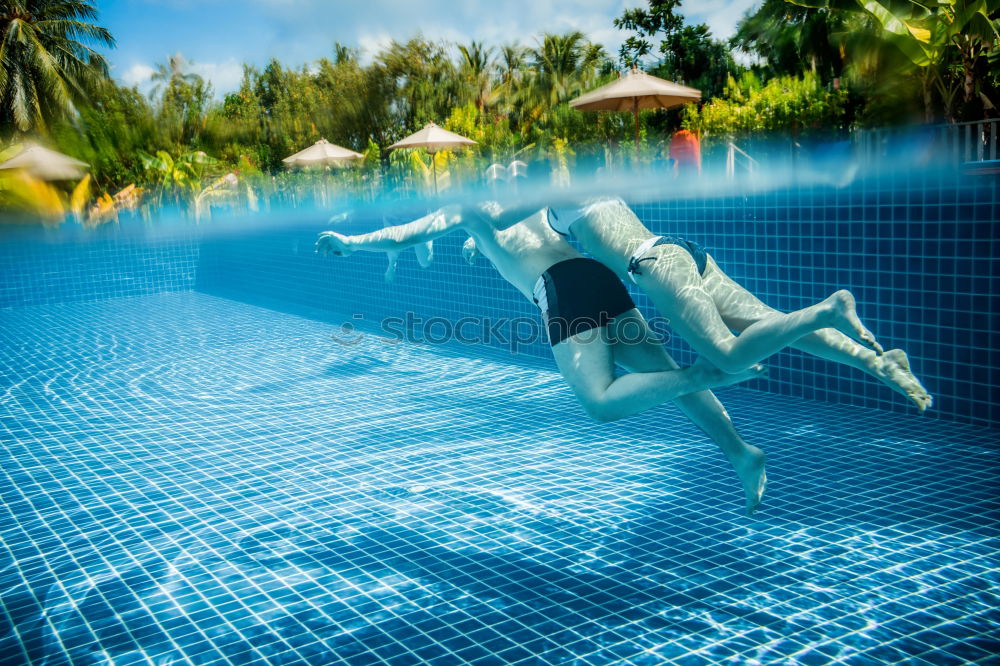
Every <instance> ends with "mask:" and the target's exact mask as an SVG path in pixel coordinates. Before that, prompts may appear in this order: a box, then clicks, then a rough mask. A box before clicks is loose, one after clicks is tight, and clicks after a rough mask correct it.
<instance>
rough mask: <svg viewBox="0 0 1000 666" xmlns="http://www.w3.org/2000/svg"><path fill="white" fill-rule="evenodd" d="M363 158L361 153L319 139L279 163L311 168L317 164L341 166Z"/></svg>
mask: <svg viewBox="0 0 1000 666" xmlns="http://www.w3.org/2000/svg"><path fill="white" fill-rule="evenodd" d="M363 157H364V155H362V154H361V153H356V152H354V151H353V150H348V149H347V148H344V147H342V146H338V145H337V144H335V143H330V142H329V141H327V140H326V139H320V140H319V141H317V142H316V143H314V144H313V145H311V146H309V147H308V148H306V149H305V150H300V151H299V152H297V153H295V154H294V155H289V156H288V157H286V158H285V159H283V160H281V161H282V162H284V163H285V164H287V165H288V166H313V165H317V164H323V165H336V166H342V165H344V164H346V163H347V162H353V161H354V160H360V159H362V158H363Z"/></svg>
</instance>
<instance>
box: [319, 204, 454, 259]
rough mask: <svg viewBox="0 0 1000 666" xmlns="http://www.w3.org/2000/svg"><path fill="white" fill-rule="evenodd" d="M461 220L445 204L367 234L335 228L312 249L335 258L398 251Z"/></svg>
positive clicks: (433, 235) (321, 237)
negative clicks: (338, 231)
mask: <svg viewBox="0 0 1000 666" xmlns="http://www.w3.org/2000/svg"><path fill="white" fill-rule="evenodd" d="M462 223H463V219H462V215H461V209H460V208H459V207H458V206H445V207H444V208H440V209H438V210H436V211H434V212H433V213H430V214H429V215H425V216H423V217H421V218H420V219H417V220H414V221H413V222H409V223H407V224H400V225H398V226H395V227H386V228H385V229H379V230H378V231H373V232H371V233H368V234H361V235H358V236H345V235H344V234H340V233H337V232H336V231H324V232H323V233H321V234H320V235H319V240H318V241H316V251H317V252H319V253H320V254H334V255H336V256H338V257H344V256H347V255H349V254H351V253H352V252H356V251H358V250H367V251H369V252H401V251H402V250H405V249H406V248H408V247H412V246H414V245H418V244H420V243H426V242H427V241H430V240H434V239H435V238H437V237H438V236H443V235H444V234H447V233H449V232H452V231H454V230H456V229H459V228H460V227H461V226H462Z"/></svg>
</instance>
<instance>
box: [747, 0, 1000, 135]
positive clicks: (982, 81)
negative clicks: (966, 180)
mask: <svg viewBox="0 0 1000 666" xmlns="http://www.w3.org/2000/svg"><path fill="white" fill-rule="evenodd" d="M787 1H788V3H790V4H794V5H800V6H801V7H796V8H794V9H790V10H789V11H790V12H793V13H794V14H796V15H803V13H806V14H809V15H812V16H820V15H822V16H827V17H829V18H828V20H829V21H830V22H834V23H835V22H841V23H842V24H843V25H844V26H845V29H844V30H841V31H840V32H837V33H834V32H831V33H830V34H829V35H828V37H829V41H830V42H831V43H834V42H839V44H840V50H841V53H842V54H843V56H844V59H845V61H846V62H847V64H848V65H850V66H851V68H852V70H853V72H852V74H853V78H854V79H855V82H856V84H859V85H860V87H864V88H867V89H868V90H870V91H873V92H877V93H881V95H880V96H884V95H885V94H887V93H888V94H893V95H895V96H897V97H899V98H900V99H904V100H905V99H907V98H910V99H912V98H914V97H916V94H915V93H917V92H918V91H919V96H920V98H921V103H922V106H923V112H924V113H923V115H924V119H925V120H926V121H931V120H933V119H934V118H935V117H937V116H941V115H943V116H944V117H945V119H947V120H952V121H954V120H959V119H963V118H965V119H970V120H972V119H976V118H982V117H983V116H984V115H987V114H989V113H991V112H992V113H995V111H996V107H997V104H998V103H1000V99H998V77H997V74H996V72H997V67H996V65H997V62H998V60H1000V3H998V2H997V1H996V0H882V1H879V0H787ZM768 4H772V5H773V4H774V3H773V2H770V3H765V7H766V6H767V5H768ZM810 13H811V14H810ZM751 20H755V19H752V17H748V19H746V20H745V21H744V27H745V26H746V24H747V22H748V21H751ZM760 22H764V19H763V18H761V20H760ZM858 28H861V29H862V30H864V31H865V32H866V35H867V38H866V39H860V38H859V30H858ZM772 32H773V31H772ZM745 44H746V45H748V46H751V47H752V46H753V43H751V42H750V41H746V42H745ZM876 102H878V100H876ZM876 119H877V120H884V118H881V117H877V116H876Z"/></svg>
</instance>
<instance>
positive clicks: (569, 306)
mask: <svg viewBox="0 0 1000 666" xmlns="http://www.w3.org/2000/svg"><path fill="white" fill-rule="evenodd" d="M534 297H535V303H537V304H538V307H539V308H541V310H542V317H543V318H544V320H545V327H546V330H547V331H548V334H549V344H551V345H552V346H553V347H554V346H555V345H557V344H559V343H560V342H562V341H563V340H565V339H566V338H568V337H571V336H574V335H576V334H578V333H583V332H584V331H589V330H590V329H592V328H597V327H600V326H607V325H608V324H609V323H610V322H611V320H612V319H614V318H615V317H617V316H618V315H620V314H622V313H624V312H628V311H629V310H631V309H632V308H634V307H635V303H633V302H632V297H631V296H629V294H628V290H627V289H625V285H623V284H622V281H621V280H619V279H618V276H617V275H615V274H614V273H613V272H612V271H611V269H609V268H608V267H607V266H605V265H604V264H602V263H600V262H599V261H595V260H594V259H588V258H586V257H578V258H576V259H567V260H565V261H560V262H559V263H557V264H554V265H553V266H551V267H550V268H549V269H548V270H547V271H545V272H544V273H542V276H541V277H540V278H538V282H536V283H535V290H534Z"/></svg>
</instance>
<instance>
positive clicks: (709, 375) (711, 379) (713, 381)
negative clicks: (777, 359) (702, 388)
mask: <svg viewBox="0 0 1000 666" xmlns="http://www.w3.org/2000/svg"><path fill="white" fill-rule="evenodd" d="M691 367H692V368H698V369H700V370H701V372H703V373H704V376H705V384H706V386H707V387H708V388H719V387H721V386H732V385H733V384H739V383H740V382H745V381H747V380H750V379H757V378H758V377H766V376H767V368H766V367H765V366H763V365H761V364H760V363H754V364H753V365H751V366H750V367H749V368H746V369H745V370H741V371H739V372H734V373H732V374H730V373H728V372H723V371H722V370H720V369H719V368H717V367H715V366H714V365H712V364H711V363H710V362H708V361H706V360H704V359H703V358H701V357H698V359H697V360H696V361H695V362H694V365H692V366H691Z"/></svg>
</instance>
